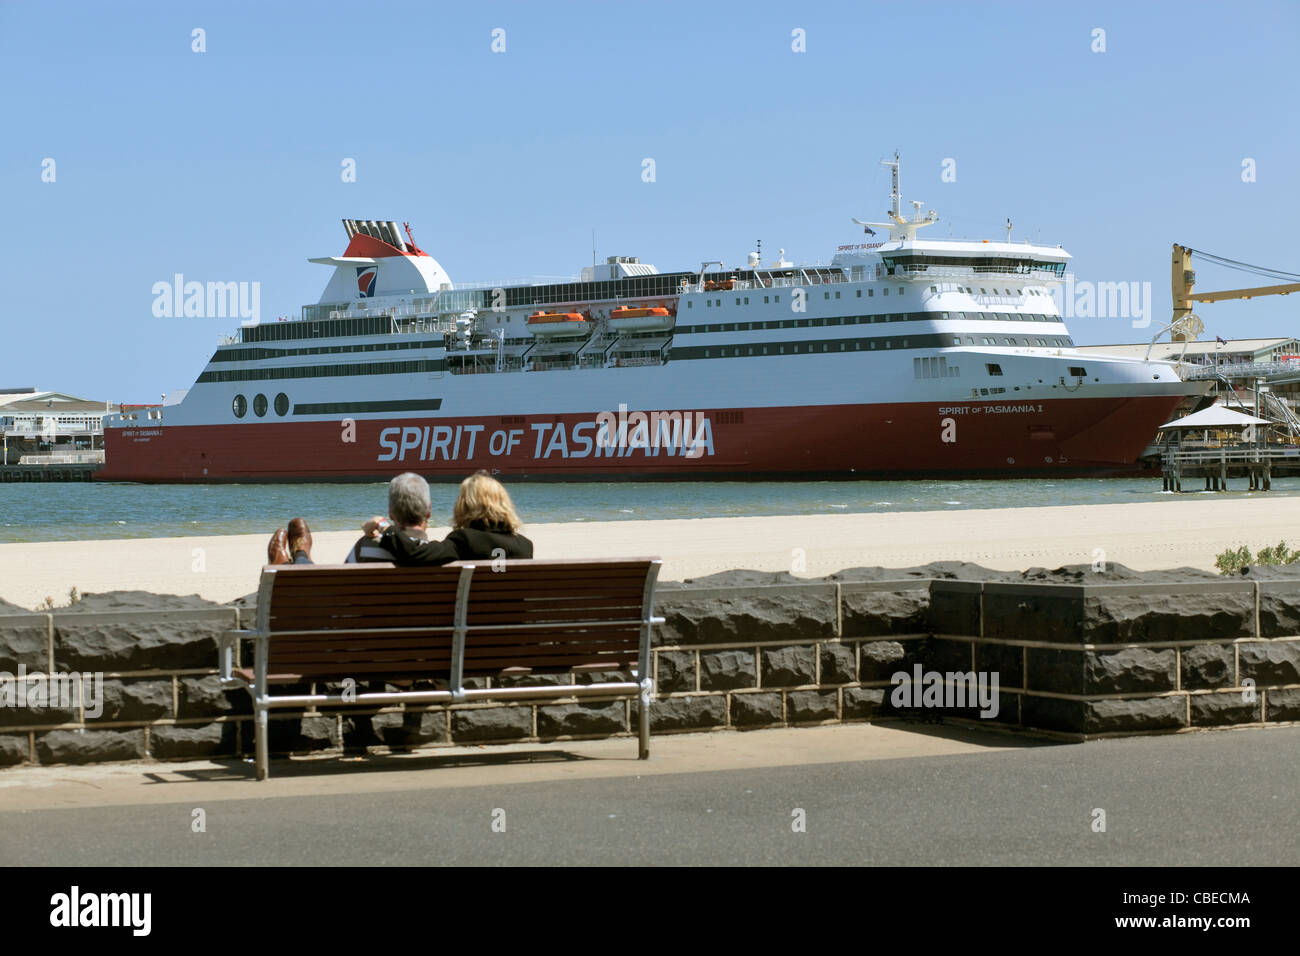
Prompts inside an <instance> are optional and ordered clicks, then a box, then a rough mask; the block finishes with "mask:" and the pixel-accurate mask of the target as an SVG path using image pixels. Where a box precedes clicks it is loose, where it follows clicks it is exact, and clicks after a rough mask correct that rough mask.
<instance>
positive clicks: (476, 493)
mask: <svg viewBox="0 0 1300 956" xmlns="http://www.w3.org/2000/svg"><path fill="white" fill-rule="evenodd" d="M523 524H524V523H523V522H522V521H520V520H519V515H518V514H516V513H515V506H514V504H513V503H512V502H511V501H510V493H509V492H507V491H506V489H505V486H504V485H502V484H501V482H499V481H497V480H496V479H495V478H493V477H492V476H491V475H489V474H488V473H487V472H486V471H480V472H476V473H475V474H472V475H470V476H469V477H468V478H466V479H465V480H464V481H462V482H461V483H460V494H459V495H457V496H456V506H455V508H453V509H452V512H451V526H452V527H453V528H469V527H474V526H478V527H480V528H484V529H491V530H496V529H504V530H506V531H509V532H510V533H511V534H514V533H515V532H516V531H518V530H519V529H520V528H522V527H523Z"/></svg>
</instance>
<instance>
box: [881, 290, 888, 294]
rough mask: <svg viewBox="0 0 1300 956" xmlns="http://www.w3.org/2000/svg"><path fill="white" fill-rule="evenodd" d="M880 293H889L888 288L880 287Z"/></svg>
mask: <svg viewBox="0 0 1300 956" xmlns="http://www.w3.org/2000/svg"><path fill="white" fill-rule="evenodd" d="M880 294H881V295H889V290H888V289H881V290H880Z"/></svg>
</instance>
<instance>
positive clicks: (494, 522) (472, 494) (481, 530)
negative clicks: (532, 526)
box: [361, 471, 533, 567]
mask: <svg viewBox="0 0 1300 956" xmlns="http://www.w3.org/2000/svg"><path fill="white" fill-rule="evenodd" d="M451 526H452V532H451V534H449V535H447V537H446V538H445V539H444V540H442V541H424V540H421V539H420V538H419V537H416V536H414V535H410V534H405V533H403V532H401V531H400V530H398V529H397V528H395V527H393V526H392V525H390V524H388V523H387V522H385V521H384V520H383V519H382V518H378V517H375V518H371V519H370V520H369V521H367V522H366V523H365V524H364V525H362V526H361V527H362V530H363V531H365V533H366V534H368V535H371V536H375V535H378V542H379V545H380V546H381V547H382V548H383V549H384V550H385V551H387V552H388V553H389V554H391V555H392V560H393V562H394V563H395V564H398V565H401V566H403V567H410V566H414V565H429V564H447V563H448V562H451V561H468V560H489V559H497V558H531V557H532V556H533V543H532V542H531V541H529V540H528V539H527V538H525V537H524V536H523V535H522V534H520V533H519V530H520V529H521V528H522V527H523V522H522V521H520V520H519V515H518V514H517V513H516V512H515V506H514V504H513V503H512V502H511V500H510V494H509V492H507V491H506V489H505V486H503V485H502V484H501V482H499V481H497V480H496V479H495V478H493V477H492V476H491V475H489V474H488V473H487V472H485V471H480V472H477V473H476V474H473V475H470V476H469V477H468V478H466V479H465V480H464V481H462V482H461V483H460V494H459V495H457V496H456V505H455V507H454V508H453V509H452V516H451Z"/></svg>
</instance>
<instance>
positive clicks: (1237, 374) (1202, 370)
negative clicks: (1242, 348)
mask: <svg viewBox="0 0 1300 956" xmlns="http://www.w3.org/2000/svg"><path fill="white" fill-rule="evenodd" d="M1185 364H1186V367H1187V370H1188V371H1187V374H1186V375H1185V376H1183V377H1184V379H1185V380H1191V379H1207V378H1270V377H1273V376H1277V375H1296V376H1300V362H1233V363H1231V364H1229V365H1210V364H1208V363H1205V364H1201V363H1191V362H1188V363H1185Z"/></svg>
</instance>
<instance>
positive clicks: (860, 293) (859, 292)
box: [858, 289, 862, 299]
mask: <svg viewBox="0 0 1300 956" xmlns="http://www.w3.org/2000/svg"><path fill="white" fill-rule="evenodd" d="M858 298H859V299H860V298H862V290H861V289H859V290H858Z"/></svg>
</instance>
